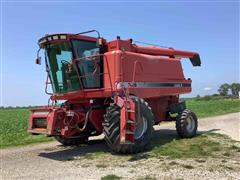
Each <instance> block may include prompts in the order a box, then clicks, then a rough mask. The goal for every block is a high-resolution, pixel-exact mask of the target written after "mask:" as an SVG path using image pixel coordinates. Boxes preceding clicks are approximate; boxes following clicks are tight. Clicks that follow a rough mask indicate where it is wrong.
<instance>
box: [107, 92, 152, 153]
mask: <svg viewBox="0 0 240 180" xmlns="http://www.w3.org/2000/svg"><path fill="white" fill-rule="evenodd" d="M131 99H132V100H133V101H134V102H137V101H138V102H139V103H140V109H141V112H140V113H141V115H142V116H144V117H145V119H146V121H147V129H146V131H145V132H144V133H143V134H142V136H141V137H140V138H138V139H135V141H134V144H120V130H119V129H120V107H119V106H117V105H116V104H112V105H110V106H109V107H108V108H107V109H106V114H105V115H104V121H103V133H104V135H105V141H106V143H107V145H108V146H109V147H110V148H111V149H112V150H113V151H114V152H117V153H123V154H125V153H128V154H133V153H138V152H140V151H143V150H144V149H145V147H146V146H147V144H148V143H149V142H150V140H151V138H152V134H153V124H154V117H153V113H152V110H151V108H150V107H149V106H148V104H147V102H146V101H144V100H143V99H141V98H138V97H135V96H131ZM136 108H137V107H136ZM136 108H135V112H137V109H136Z"/></svg>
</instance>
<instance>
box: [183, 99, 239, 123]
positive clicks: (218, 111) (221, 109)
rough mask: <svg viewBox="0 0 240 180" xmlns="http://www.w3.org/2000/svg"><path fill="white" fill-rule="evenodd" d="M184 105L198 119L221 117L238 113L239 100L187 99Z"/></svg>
mask: <svg viewBox="0 0 240 180" xmlns="http://www.w3.org/2000/svg"><path fill="white" fill-rule="evenodd" d="M186 105H187V108H188V109H191V110H192V111H193V112H195V113H196V114H197V116H198V117H199V118H203V117H209V116H217V115H223V114H227V113H234V112H239V111H240V100H239V99H210V100H207V101H206V100H197V99H195V98H194V99H187V100H186Z"/></svg>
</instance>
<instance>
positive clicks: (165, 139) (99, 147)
mask: <svg viewBox="0 0 240 180" xmlns="http://www.w3.org/2000/svg"><path fill="white" fill-rule="evenodd" d="M217 130H219V129H212V130H209V131H200V132H198V135H201V134H205V133H210V132H215V131H217ZM177 139H179V137H178V135H177V133H176V131H175V130H170V129H161V130H155V131H154V136H153V139H152V141H151V143H150V145H149V146H147V148H146V150H145V152H147V151H150V150H151V149H152V148H154V147H155V146H161V145H164V144H167V143H169V142H171V141H173V140H177ZM89 153H112V152H111V151H110V149H109V148H108V147H107V145H106V144H105V142H104V140H103V139H97V140H90V141H88V142H87V143H86V144H82V145H80V146H71V147H64V146H62V145H58V146H57V147H56V148H51V149H45V150H44V152H41V153H39V156H40V157H45V158H49V159H53V160H58V161H67V160H71V159H73V158H74V157H77V156H78V157H80V156H84V155H86V154H89ZM112 154H113V153H112ZM116 155H117V154H116ZM147 157H148V155H147V153H138V154H133V155H131V158H130V159H129V161H137V160H140V159H145V158H147Z"/></svg>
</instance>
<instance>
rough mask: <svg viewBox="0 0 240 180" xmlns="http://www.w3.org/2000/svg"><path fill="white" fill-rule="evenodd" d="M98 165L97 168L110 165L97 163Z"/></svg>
mask: <svg viewBox="0 0 240 180" xmlns="http://www.w3.org/2000/svg"><path fill="white" fill-rule="evenodd" d="M96 167H97V168H106V167H108V166H107V165H106V164H97V165H96Z"/></svg>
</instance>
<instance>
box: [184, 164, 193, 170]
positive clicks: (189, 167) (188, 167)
mask: <svg viewBox="0 0 240 180" xmlns="http://www.w3.org/2000/svg"><path fill="white" fill-rule="evenodd" d="M182 167H184V168H186V169H194V167H193V166H191V165H185V164H184V165H182Z"/></svg>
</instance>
